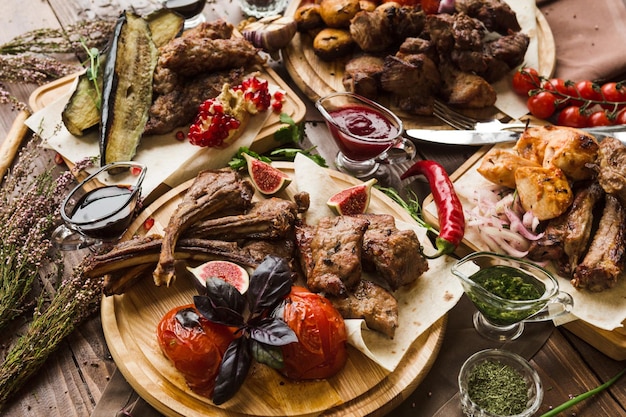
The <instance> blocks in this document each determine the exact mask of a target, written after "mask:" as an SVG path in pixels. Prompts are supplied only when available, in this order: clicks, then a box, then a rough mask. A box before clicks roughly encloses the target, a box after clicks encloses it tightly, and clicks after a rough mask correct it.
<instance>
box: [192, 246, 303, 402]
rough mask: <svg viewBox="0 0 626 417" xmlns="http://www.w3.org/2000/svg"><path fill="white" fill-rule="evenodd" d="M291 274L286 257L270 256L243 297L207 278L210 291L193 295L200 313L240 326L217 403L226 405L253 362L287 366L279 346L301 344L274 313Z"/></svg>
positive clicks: (218, 383) (220, 375) (216, 393)
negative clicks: (253, 360)
mask: <svg viewBox="0 0 626 417" xmlns="http://www.w3.org/2000/svg"><path fill="white" fill-rule="evenodd" d="M292 275H293V274H292V271H291V269H290V268H289V264H288V263H287V261H286V260H284V259H283V258H278V257H275V256H271V255H268V256H267V257H266V258H265V260H264V261H263V262H262V263H261V264H260V265H259V266H258V267H257V269H256V270H255V271H254V273H253V274H252V276H250V286H249V288H248V291H246V293H245V295H243V294H241V293H239V291H238V290H237V289H236V288H235V287H234V286H232V285H231V284H229V283H227V282H226V281H224V280H222V279H220V278H209V279H207V281H206V290H205V292H204V293H203V294H201V295H196V296H194V297H193V302H194V305H195V307H196V309H197V310H198V312H200V314H202V316H204V317H205V318H206V319H208V320H210V321H212V322H213V323H218V324H223V325H225V326H228V327H235V328H237V331H236V333H237V334H239V335H240V337H237V338H236V339H235V340H233V341H232V342H231V343H230V345H229V346H228V348H227V349H226V352H225V353H224V358H223V359H222V363H221V364H220V368H219V372H218V374H217V378H216V380H215V389H214V391H213V402H214V403H215V404H217V405H219V404H222V403H224V402H226V401H228V400H229V399H230V398H232V396H233V395H235V394H236V393H237V391H238V390H239V388H240V387H241V385H242V384H243V382H244V380H245V379H246V376H247V374H248V370H249V369H250V365H251V364H252V359H255V360H256V361H257V362H259V363H264V364H266V365H268V366H272V367H276V368H280V367H282V366H283V361H282V351H281V350H280V349H277V347H280V346H284V345H287V344H289V343H295V342H297V341H298V337H297V336H296V333H295V332H294V331H293V330H292V329H291V328H290V327H289V325H287V323H286V322H285V321H284V320H282V318H279V317H276V316H275V315H273V314H271V313H272V311H273V310H274V309H275V308H276V307H278V305H279V304H280V303H281V302H282V301H283V300H284V299H285V297H287V295H289V293H290V292H291V285H292V282H293V281H292Z"/></svg>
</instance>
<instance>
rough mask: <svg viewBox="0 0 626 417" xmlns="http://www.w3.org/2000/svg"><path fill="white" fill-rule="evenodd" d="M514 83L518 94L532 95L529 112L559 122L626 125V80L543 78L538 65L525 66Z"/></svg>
mask: <svg viewBox="0 0 626 417" xmlns="http://www.w3.org/2000/svg"><path fill="white" fill-rule="evenodd" d="M512 84H513V90H514V91H515V92H516V93H517V94H519V95H522V96H524V97H528V101H527V106H528V111H529V112H530V113H531V114H532V115H533V116H535V117H538V118H540V119H549V118H551V117H553V116H556V124H557V125H561V126H571V127H579V128H580V127H595V126H609V125H615V124H618V125H621V124H626V80H625V81H620V82H607V83H604V84H598V83H595V82H592V81H589V80H583V81H578V82H575V81H571V80H563V79H561V78H546V77H542V76H541V75H539V73H538V72H537V70H536V69H534V68H521V69H520V70H519V71H517V72H516V73H515V75H514V76H513V80H512Z"/></svg>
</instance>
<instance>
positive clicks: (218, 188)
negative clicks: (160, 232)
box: [153, 169, 254, 286]
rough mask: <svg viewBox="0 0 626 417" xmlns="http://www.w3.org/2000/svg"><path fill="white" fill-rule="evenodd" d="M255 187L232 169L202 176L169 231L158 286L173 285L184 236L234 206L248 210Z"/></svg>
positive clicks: (157, 271) (156, 277)
mask: <svg viewBox="0 0 626 417" xmlns="http://www.w3.org/2000/svg"><path fill="white" fill-rule="evenodd" d="M253 194H254V187H253V186H252V184H250V182H248V181H244V180H242V179H241V177H240V176H239V174H237V173H236V172H234V171H232V170H231V169H222V170H210V171H203V172H201V173H199V174H198V176H197V177H196V179H195V181H194V182H193V184H192V185H191V187H190V188H189V189H188V190H187V193H186V194H185V196H184V197H183V200H182V201H181V203H180V204H179V205H178V207H177V208H176V211H175V212H174V213H173V214H172V216H171V217H170V220H169V223H168V225H167V226H166V228H165V236H164V238H163V245H162V247H161V254H160V257H159V263H158V265H157V267H156V269H155V270H154V273H153V277H154V283H155V284H156V285H157V286H159V285H162V284H166V285H168V286H169V284H170V283H171V282H172V280H173V279H174V278H175V275H174V249H175V247H176V242H177V241H178V238H179V236H180V235H181V234H183V233H184V232H185V230H187V229H188V228H189V227H190V226H191V225H192V224H194V223H196V222H198V221H200V220H202V219H204V218H207V217H209V216H211V215H214V214H215V213H218V212H220V211H222V210H226V209H231V208H232V207H237V206H239V207H242V208H247V207H249V206H250V204H251V200H252V195H253Z"/></svg>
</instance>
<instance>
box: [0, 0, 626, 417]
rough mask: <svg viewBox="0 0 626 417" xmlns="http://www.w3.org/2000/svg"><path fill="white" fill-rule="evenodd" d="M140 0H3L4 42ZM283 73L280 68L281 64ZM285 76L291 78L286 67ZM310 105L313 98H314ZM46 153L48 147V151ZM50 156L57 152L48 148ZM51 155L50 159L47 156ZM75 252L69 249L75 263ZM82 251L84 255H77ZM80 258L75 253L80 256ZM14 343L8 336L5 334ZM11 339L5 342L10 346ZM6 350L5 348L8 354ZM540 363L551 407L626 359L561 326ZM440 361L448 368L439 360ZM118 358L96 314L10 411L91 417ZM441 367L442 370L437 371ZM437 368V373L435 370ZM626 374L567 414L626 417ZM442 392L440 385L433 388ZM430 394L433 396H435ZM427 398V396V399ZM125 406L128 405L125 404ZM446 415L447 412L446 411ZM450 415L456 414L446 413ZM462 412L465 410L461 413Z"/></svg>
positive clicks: (458, 157)
mask: <svg viewBox="0 0 626 417" xmlns="http://www.w3.org/2000/svg"><path fill="white" fill-rule="evenodd" d="M126 3H128V4H130V3H132V4H133V5H134V6H135V7H138V8H140V9H141V8H146V9H149V8H150V7H155V4H156V3H157V2H156V0H152V1H150V0H142V1H130V0H128V1H125V0H118V1H115V0H111V1H104V0H46V1H42V0H19V1H18V0H5V1H4V2H3V15H4V16H5V17H4V19H3V24H2V25H1V26H0V43H4V42H7V41H9V40H10V39H12V38H13V37H14V36H17V35H19V34H21V33H23V32H25V31H27V30H31V29H36V28H42V27H51V28H55V27H65V26H67V25H69V24H72V23H74V22H76V21H78V20H80V19H84V18H89V17H93V16H94V15H97V16H104V15H108V16H117V14H118V12H119V10H122V8H123V7H122V6H123V5H124V4H126ZM224 4H225V6H224V7H222V4H220V3H213V2H211V3H209V4H208V5H207V7H206V8H205V14H206V15H207V16H208V18H212V17H217V16H220V15H225V16H226V17H227V18H228V19H229V20H231V21H233V22H236V21H237V20H238V19H239V18H240V14H239V12H238V6H237V5H236V3H234V2H232V1H228V2H224ZM65 58H66V59H67V60H68V62H76V61H75V58H74V57H65ZM278 70H279V71H280V67H278ZM281 75H282V76H285V77H287V74H286V73H285V72H284V71H283V72H281ZM7 87H8V88H9V89H10V91H11V92H12V93H13V94H14V95H15V96H16V97H18V98H19V99H20V100H22V101H24V102H27V101H28V97H29V95H30V94H31V93H32V92H33V91H34V90H35V88H36V87H37V86H36V85H25V84H16V85H7ZM309 104H310V102H309ZM16 116H17V113H16V112H15V111H12V110H11V109H10V106H8V105H2V106H0V141H2V140H4V138H5V137H6V135H7V133H8V132H9V130H10V129H11V126H12V124H13V121H14V119H15V117H16ZM314 120H319V116H318V115H316V114H315V112H314V111H311V112H309V113H308V114H307V121H311V123H307V131H309V132H311V133H312V134H311V136H312V137H313V136H314V131H315V130H316V129H319V128H320V127H319V123H315V122H312V121H314ZM321 151H322V153H323V154H324V156H326V157H327V159H328V160H332V155H333V153H334V151H335V150H334V149H333V148H332V147H330V148H328V147H326V146H322V147H321ZM474 151H475V149H473V148H459V149H454V150H451V149H450V148H448V147H438V146H423V147H420V154H421V155H420V157H422V158H428V159H435V160H438V161H440V162H441V163H442V164H444V165H445V166H446V168H447V169H448V171H449V172H452V171H454V170H455V169H456V168H458V167H459V166H460V165H461V164H462V163H463V162H464V161H465V160H466V159H467V158H469V157H470V156H471V155H472V154H473V152H474ZM42 152H43V153H46V151H42ZM48 157H49V154H48ZM42 159H43V158H42ZM400 169H402V167H399V168H396V169H394V170H391V172H390V173H389V177H387V180H388V181H389V184H391V185H393V184H396V183H397V172H398V170H400ZM72 256H73V255H69V259H68V261H69V262H71V261H72V259H71V257H72ZM74 256H76V255H74ZM74 261H75V259H74ZM5 341H6V339H5ZM459 343H463V340H450V338H448V337H446V338H445V339H444V342H443V349H446V347H448V348H454V345H455V344H459ZM6 347H7V346H6V345H5V344H3V345H0V349H2V351H1V352H4V349H6ZM0 354H2V353H0ZM531 362H532V364H533V366H534V367H535V368H536V369H537V370H538V371H539V374H540V376H541V378H542V380H543V384H544V387H545V397H544V406H543V407H542V409H541V411H542V412H545V411H547V407H548V406H550V405H552V406H555V405H558V404H560V403H561V402H563V401H565V400H567V399H568V397H569V396H572V395H576V394H578V393H581V392H584V391H586V390H588V389H590V388H593V387H595V386H597V385H599V384H600V383H601V382H603V381H606V380H607V379H609V378H610V377H612V376H613V375H614V374H615V373H617V371H619V370H620V369H622V368H623V367H624V366H625V365H626V363H625V362H624V361H622V362H619V361H615V360H613V359H611V358H609V357H607V356H606V355H604V354H602V353H601V352H599V351H598V350H596V349H594V348H593V347H591V346H590V345H588V344H587V343H585V342H584V341H582V340H581V339H579V338H578V337H576V336H575V335H573V334H572V333H571V332H569V331H567V330H565V329H562V328H557V329H555V330H554V331H553V332H552V333H551V335H550V337H549V338H548V340H547V342H546V343H545V345H543V346H542V347H541V349H540V350H539V351H538V352H537V353H536V354H535V355H534V356H533V358H532V361H531ZM435 366H443V365H438V364H435ZM115 368H116V367H115V363H114V362H113V360H112V359H111V357H110V355H109V354H108V351H107V346H106V343H105V341H104V336H103V333H102V328H101V323H100V318H99V317H98V316H97V315H96V316H95V317H93V318H92V319H90V320H89V321H87V322H86V323H85V324H84V325H82V326H81V327H80V328H79V329H78V330H77V331H75V332H74V333H73V334H72V335H71V336H70V337H69V338H68V339H67V340H66V341H65V342H64V343H62V345H61V347H60V349H59V350H58V352H57V353H56V354H54V355H53V356H52V357H50V358H49V360H48V361H47V362H46V364H45V366H44V367H43V368H42V370H41V372H39V373H38V374H37V375H36V376H35V377H34V378H33V379H32V380H31V381H30V382H29V383H27V385H26V387H25V388H24V389H23V390H22V391H21V392H20V393H19V394H18V395H17V396H16V398H15V399H14V401H13V402H12V403H11V404H10V406H9V407H8V408H7V410H6V414H4V415H6V416H15V417H17V416H42V417H43V416H46V417H52V416H63V417H68V416H81V417H83V416H88V415H90V414H91V412H92V411H93V409H94V407H95V405H96V404H97V403H98V401H99V399H100V398H101V396H102V393H103V390H104V388H105V386H106V385H107V382H108V380H109V378H110V376H111V375H112V373H113V371H114V370H115ZM435 370H438V369H435ZM431 372H433V371H431ZM625 381H626V380H622V381H621V382H620V383H618V384H617V385H616V386H615V387H614V388H613V389H611V391H610V393H609V392H605V393H602V394H600V395H598V396H596V397H595V398H594V399H591V400H589V401H587V402H585V403H583V404H582V405H579V406H578V407H576V408H574V409H572V410H570V411H568V412H567V413H565V414H563V415H577V416H599V415H603V416H618V415H626V382H625ZM428 390H430V391H436V390H437V386H431V387H428ZM430 394H431V392H429V394H428V395H430ZM422 400H423V399H422ZM416 401H418V402H419V401H420V399H410V400H408V401H407V402H406V403H405V404H402V405H401V406H400V409H401V410H402V414H403V415H414V416H422V415H425V414H420V409H419V408H418V406H417V403H416ZM121 406H122V404H121V405H120V407H121ZM441 415H444V414H441ZM446 415H449V414H446ZM453 415H460V410H457V413H456V414H453Z"/></svg>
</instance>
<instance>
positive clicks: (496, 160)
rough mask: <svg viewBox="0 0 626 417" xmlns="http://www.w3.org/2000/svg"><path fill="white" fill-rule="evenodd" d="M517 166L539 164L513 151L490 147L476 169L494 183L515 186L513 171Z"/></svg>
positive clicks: (537, 165)
mask: <svg viewBox="0 0 626 417" xmlns="http://www.w3.org/2000/svg"><path fill="white" fill-rule="evenodd" d="M519 167H541V165H539V164H538V163H536V162H534V161H532V160H530V159H526V158H522V157H521V156H519V155H518V154H517V153H515V152H511V151H508V150H504V149H500V148H491V149H490V150H489V151H488V152H487V153H486V154H485V156H484V157H483V159H482V161H481V162H480V165H479V166H478V168H477V171H478V173H479V174H480V175H482V176H483V177H485V178H486V179H487V180H489V181H491V182H492V183H494V184H497V185H503V186H505V187H509V188H515V171H516V170H517V168H519Z"/></svg>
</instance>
